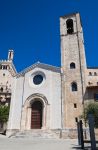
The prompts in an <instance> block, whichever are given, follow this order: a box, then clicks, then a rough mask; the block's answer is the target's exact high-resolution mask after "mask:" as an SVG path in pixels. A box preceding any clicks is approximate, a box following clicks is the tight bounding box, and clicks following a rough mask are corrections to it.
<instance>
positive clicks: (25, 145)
mask: <svg viewBox="0 0 98 150" xmlns="http://www.w3.org/2000/svg"><path fill="white" fill-rule="evenodd" d="M76 146H77V140H69V139H68V140H63V139H62V140H57V139H53V140H52V139H26V138H5V137H2V136H1V135H0V150H71V149H73V150H74V149H76V148H75V147H76Z"/></svg>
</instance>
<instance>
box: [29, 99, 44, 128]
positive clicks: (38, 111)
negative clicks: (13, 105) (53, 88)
mask: <svg viewBox="0 0 98 150" xmlns="http://www.w3.org/2000/svg"><path fill="white" fill-rule="evenodd" d="M41 127H42V104H41V102H40V101H37V102H34V103H33V104H32V113H31V129H40V128H41Z"/></svg>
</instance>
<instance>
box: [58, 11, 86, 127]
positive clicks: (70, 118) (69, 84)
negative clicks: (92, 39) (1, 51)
mask: <svg viewBox="0 0 98 150" xmlns="http://www.w3.org/2000/svg"><path fill="white" fill-rule="evenodd" d="M60 37H61V67H62V68H61V69H62V116H63V122H62V126H63V128H76V121H77V119H78V117H79V116H80V115H81V113H82V108H83V97H84V93H85V70H86V59H85V51H84V39H83V31H82V25H81V20H80V15H79V13H76V14H71V15H67V16H63V17H60Z"/></svg>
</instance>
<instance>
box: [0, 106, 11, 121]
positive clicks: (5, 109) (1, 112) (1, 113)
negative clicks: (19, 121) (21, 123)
mask: <svg viewBox="0 0 98 150" xmlns="http://www.w3.org/2000/svg"><path fill="white" fill-rule="evenodd" d="M8 117H9V106H2V105H0V122H3V123H4V122H7V121H8Z"/></svg>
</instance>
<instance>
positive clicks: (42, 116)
mask: <svg viewBox="0 0 98 150" xmlns="http://www.w3.org/2000/svg"><path fill="white" fill-rule="evenodd" d="M48 108H49V105H48V101H47V99H46V97H45V96H43V95H42V94H38V93H36V94H33V95H30V96H29V97H28V98H27V99H26V101H25V103H24V106H23V109H22V119H21V130H30V129H42V128H43V129H46V128H47V110H49V109H48ZM48 119H49V118H48Z"/></svg>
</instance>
